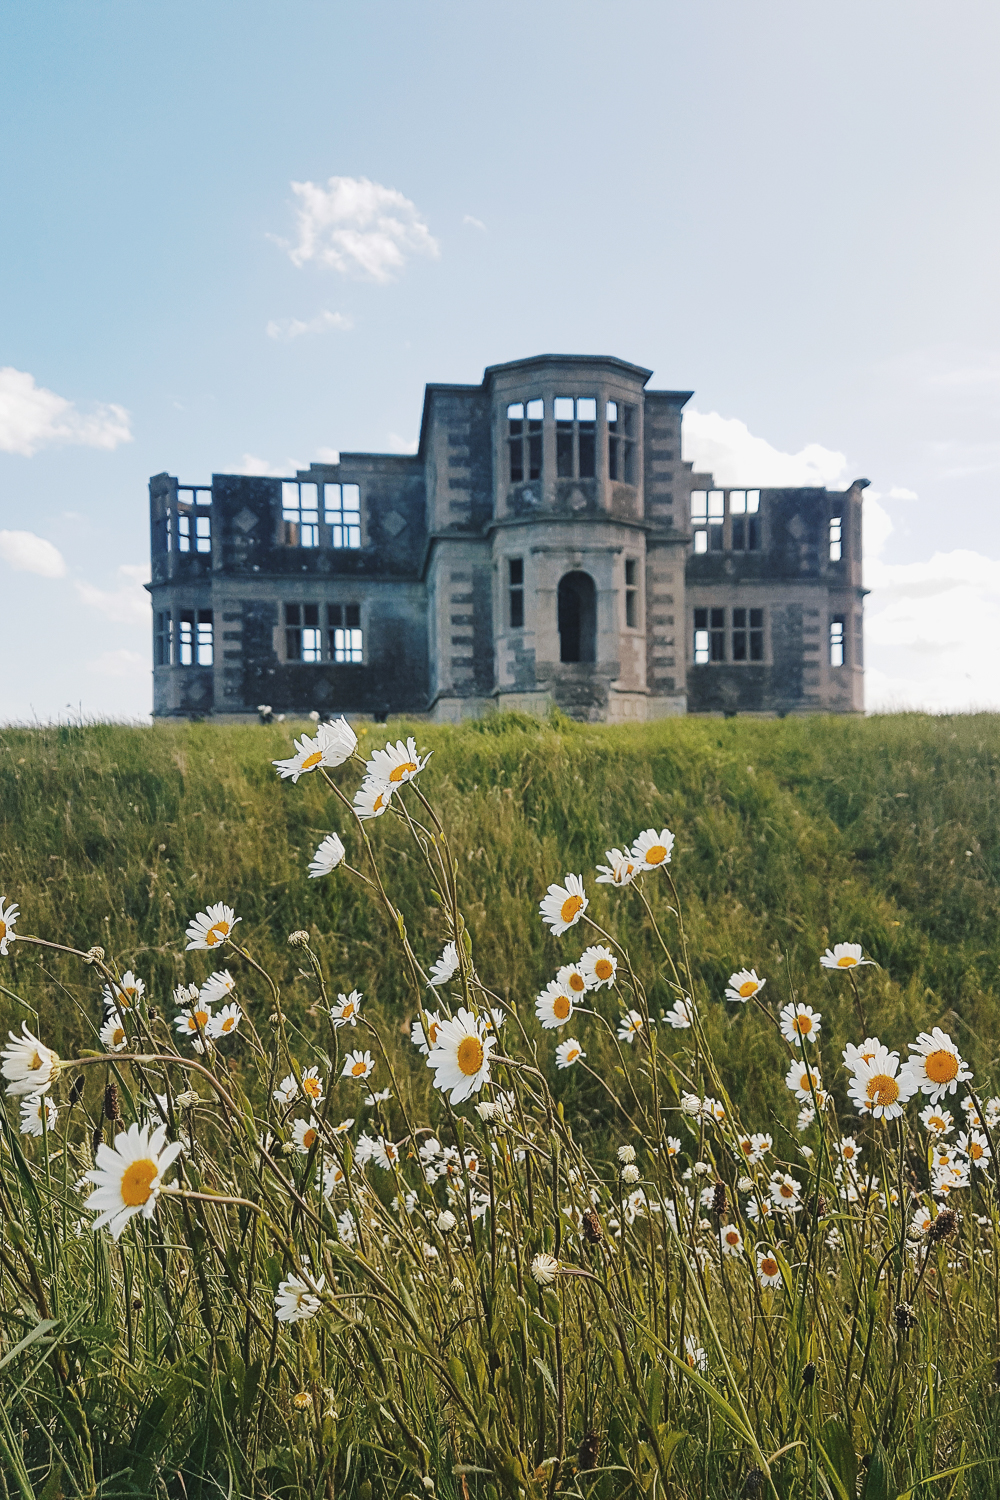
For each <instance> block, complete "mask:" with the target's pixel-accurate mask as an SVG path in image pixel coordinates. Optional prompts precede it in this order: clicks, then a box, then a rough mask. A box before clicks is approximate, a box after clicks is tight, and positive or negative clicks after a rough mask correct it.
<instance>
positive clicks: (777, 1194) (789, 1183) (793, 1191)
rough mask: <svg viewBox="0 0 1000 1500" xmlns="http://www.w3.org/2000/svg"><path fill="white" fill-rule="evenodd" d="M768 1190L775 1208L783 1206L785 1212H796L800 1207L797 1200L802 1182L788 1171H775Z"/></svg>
mask: <svg viewBox="0 0 1000 1500" xmlns="http://www.w3.org/2000/svg"><path fill="white" fill-rule="evenodd" d="M768 1191H769V1192H770V1194H771V1202H772V1203H773V1204H774V1206H775V1208H783V1209H784V1210H785V1212H786V1213H796V1212H797V1211H798V1210H799V1209H800V1208H801V1207H802V1204H801V1202H800V1201H799V1195H800V1194H801V1192H802V1184H801V1182H799V1181H798V1179H797V1178H795V1177H792V1176H791V1174H790V1173H788V1172H775V1173H774V1175H773V1176H772V1178H771V1186H770V1188H769V1189H768Z"/></svg>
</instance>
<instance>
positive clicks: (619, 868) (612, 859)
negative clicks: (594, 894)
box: [597, 849, 639, 886]
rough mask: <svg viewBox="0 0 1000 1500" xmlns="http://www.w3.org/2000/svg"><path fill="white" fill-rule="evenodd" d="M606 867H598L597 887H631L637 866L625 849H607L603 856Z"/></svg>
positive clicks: (637, 870) (637, 871) (636, 872)
mask: <svg viewBox="0 0 1000 1500" xmlns="http://www.w3.org/2000/svg"><path fill="white" fill-rule="evenodd" d="M604 858H605V859H606V860H607V864H606V865H598V866H597V868H598V870H600V872H601V873H600V874H599V875H598V877H597V884H598V885H619V886H624V885H631V884H632V882H633V880H634V879H635V877H636V876H637V875H638V873H639V866H638V864H637V863H636V861H635V860H634V859H633V858H632V856H631V854H630V853H629V852H628V850H627V849H608V850H607V851H606V853H605V855H604Z"/></svg>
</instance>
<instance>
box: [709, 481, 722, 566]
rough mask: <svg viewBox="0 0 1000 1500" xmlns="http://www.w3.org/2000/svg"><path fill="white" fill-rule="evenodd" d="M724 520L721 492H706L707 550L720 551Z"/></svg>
mask: <svg viewBox="0 0 1000 1500" xmlns="http://www.w3.org/2000/svg"><path fill="white" fill-rule="evenodd" d="M725 519H726V497H725V494H724V493H723V491H722V490H709V492H708V550H709V552H721V551H722V528H723V525H724V523H725Z"/></svg>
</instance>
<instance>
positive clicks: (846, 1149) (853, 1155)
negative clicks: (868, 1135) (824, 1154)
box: [834, 1135, 861, 1167]
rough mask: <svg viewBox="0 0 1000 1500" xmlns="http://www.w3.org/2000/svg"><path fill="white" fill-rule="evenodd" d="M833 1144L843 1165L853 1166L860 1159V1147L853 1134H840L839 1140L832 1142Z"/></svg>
mask: <svg viewBox="0 0 1000 1500" xmlns="http://www.w3.org/2000/svg"><path fill="white" fill-rule="evenodd" d="M834 1146H835V1149H836V1150H837V1151H838V1152H839V1153H840V1159H841V1161H842V1162H843V1163H844V1165H845V1166H848V1167H854V1166H856V1165H857V1163H858V1162H859V1161H860V1160H861V1147H860V1146H859V1145H858V1143H857V1141H856V1140H855V1139H854V1136H853V1135H845V1136H842V1137H841V1139H840V1140H839V1141H836V1142H834Z"/></svg>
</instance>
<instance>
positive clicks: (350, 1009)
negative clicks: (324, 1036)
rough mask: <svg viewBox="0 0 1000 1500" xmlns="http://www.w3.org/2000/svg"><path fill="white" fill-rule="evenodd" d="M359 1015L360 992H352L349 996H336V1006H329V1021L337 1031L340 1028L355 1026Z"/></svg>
mask: <svg viewBox="0 0 1000 1500" xmlns="http://www.w3.org/2000/svg"><path fill="white" fill-rule="evenodd" d="M360 1014H361V991H360V990H352V991H351V993H350V994H349V995H344V994H338V996H337V1003H336V1005H331V1006H330V1020H331V1021H332V1022H333V1024H334V1026H335V1027H336V1028H338V1029H339V1028H340V1027H341V1026H356V1025H357V1024H358V1016H359V1015H360Z"/></svg>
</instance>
